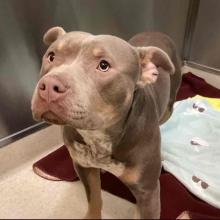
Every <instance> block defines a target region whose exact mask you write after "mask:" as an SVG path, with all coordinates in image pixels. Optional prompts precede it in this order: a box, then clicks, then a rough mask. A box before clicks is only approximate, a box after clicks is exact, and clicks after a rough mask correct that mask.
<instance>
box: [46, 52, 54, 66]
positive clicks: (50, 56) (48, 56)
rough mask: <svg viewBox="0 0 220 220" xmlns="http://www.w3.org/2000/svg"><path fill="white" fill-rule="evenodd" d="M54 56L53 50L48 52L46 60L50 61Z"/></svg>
mask: <svg viewBox="0 0 220 220" xmlns="http://www.w3.org/2000/svg"><path fill="white" fill-rule="evenodd" d="M54 58H55V53H54V52H53V51H51V52H49V53H48V55H47V59H48V61H49V62H50V63H51V62H53V61H54Z"/></svg>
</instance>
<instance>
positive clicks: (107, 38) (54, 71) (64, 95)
mask: <svg viewBox="0 0 220 220" xmlns="http://www.w3.org/2000/svg"><path fill="white" fill-rule="evenodd" d="M44 43H45V44H47V45H49V48H48V50H47V51H46V53H45V55H44V56H43V59H42V67H41V71H40V77H41V78H40V80H39V82H38V84H37V86H36V89H35V91H34V94H33V98H32V113H33V117H34V119H35V120H45V121H47V122H49V123H55V124H61V125H69V126H73V127H74V128H79V129H103V128H106V127H108V126H111V125H112V124H114V123H117V122H118V121H119V120H121V118H122V116H123V115H125V114H126V113H127V112H128V110H129V108H130V106H131V103H132V100H133V94H134V91H135V88H136V87H137V86H140V84H141V85H142V86H143V85H145V84H146V83H148V81H146V77H145V76H146V74H148V72H147V71H146V70H147V68H146V67H147V65H148V63H153V64H155V66H158V65H160V66H162V67H163V68H164V69H165V70H167V71H169V72H173V71H174V67H173V64H172V63H171V61H170V59H169V57H168V55H167V54H166V53H165V52H163V51H161V50H160V49H159V48H154V47H149V48H148V47H146V48H135V47H132V46H131V45H130V44H129V43H127V42H126V41H124V40H122V39H120V38H117V37H115V36H111V35H97V36H95V35H92V34H89V33H85V32H77V31H76V32H69V33H66V32H65V31H64V30H63V29H62V28H61V27H54V28H51V29H49V30H48V31H47V33H46V34H45V35H44Z"/></svg>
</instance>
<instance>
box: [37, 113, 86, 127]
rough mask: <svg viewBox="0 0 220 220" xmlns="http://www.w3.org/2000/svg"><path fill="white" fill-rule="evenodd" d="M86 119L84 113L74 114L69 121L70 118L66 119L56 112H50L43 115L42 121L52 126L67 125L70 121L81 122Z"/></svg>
mask: <svg viewBox="0 0 220 220" xmlns="http://www.w3.org/2000/svg"><path fill="white" fill-rule="evenodd" d="M85 118H86V113H82V112H73V115H71V118H70V119H69V120H68V118H66V119H65V118H64V117H62V116H60V115H58V114H56V113H55V112H53V111H51V110H49V111H47V112H45V113H43V114H42V115H41V120H43V121H46V122H48V123H50V124H57V125H65V124H68V121H69V122H70V121H72V122H73V121H75V122H80V121H82V120H84V119H85Z"/></svg>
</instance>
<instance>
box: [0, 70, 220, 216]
mask: <svg viewBox="0 0 220 220" xmlns="http://www.w3.org/2000/svg"><path fill="white" fill-rule="evenodd" d="M190 70H191V71H192V72H193V73H195V74H196V75H198V76H201V77H204V78H205V79H206V80H207V82H209V83H210V84H212V85H214V86H216V87H219V85H220V77H219V76H216V75H212V74H207V73H204V72H202V71H195V70H193V69H191V68H188V67H187V68H186V67H184V68H183V72H184V73H186V72H188V71H190ZM61 144H62V138H61V132H60V128H59V127H58V126H50V127H48V128H46V129H43V130H41V131H39V132H37V133H35V134H32V135H30V136H28V137H26V138H23V139H21V140H19V141H16V142H14V143H12V144H10V145H8V146H7V147H3V148H1V149H0V218H1V219H4V218H82V217H83V215H84V214H85V211H86V206H87V203H86V198H85V193H84V190H83V187H82V184H81V183H80V182H73V183H69V182H64V181H60V182H54V181H48V180H45V179H42V178H41V177H39V176H37V175H35V174H34V173H33V171H32V164H33V162H35V161H37V160H38V159H40V158H42V156H44V155H46V154H48V153H49V152H51V151H53V150H54V149H56V148H58V147H59V146H60V145H61ZM51 146H52V147H51ZM102 195H103V218H132V217H133V212H134V205H133V204H131V203H130V202H127V201H125V200H122V199H120V198H117V197H115V196H113V195H111V194H109V193H107V192H102Z"/></svg>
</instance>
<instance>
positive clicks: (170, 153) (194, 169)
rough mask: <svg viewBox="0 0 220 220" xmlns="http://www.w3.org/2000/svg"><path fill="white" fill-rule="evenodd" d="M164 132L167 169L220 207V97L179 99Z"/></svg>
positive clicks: (193, 190) (198, 195)
mask: <svg viewBox="0 0 220 220" xmlns="http://www.w3.org/2000/svg"><path fill="white" fill-rule="evenodd" d="M161 135H162V160H163V161H162V164H163V167H164V169H165V170H166V171H168V172H170V173H172V174H173V175H174V176H175V177H176V178H177V179H178V180H179V181H181V182H182V183H183V184H184V185H185V186H186V187H187V188H188V189H189V190H190V191H191V192H192V193H193V194H195V195H196V196H197V197H199V198H200V199H202V200H204V201H206V202H208V203H209V204H211V205H213V206H215V207H217V208H220V99H211V98H205V97H201V96H195V97H194V98H189V99H186V100H183V101H179V102H177V103H176V104H175V106H174V112H173V115H172V116H171V118H170V119H169V121H168V122H167V123H165V124H164V125H162V126H161Z"/></svg>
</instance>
